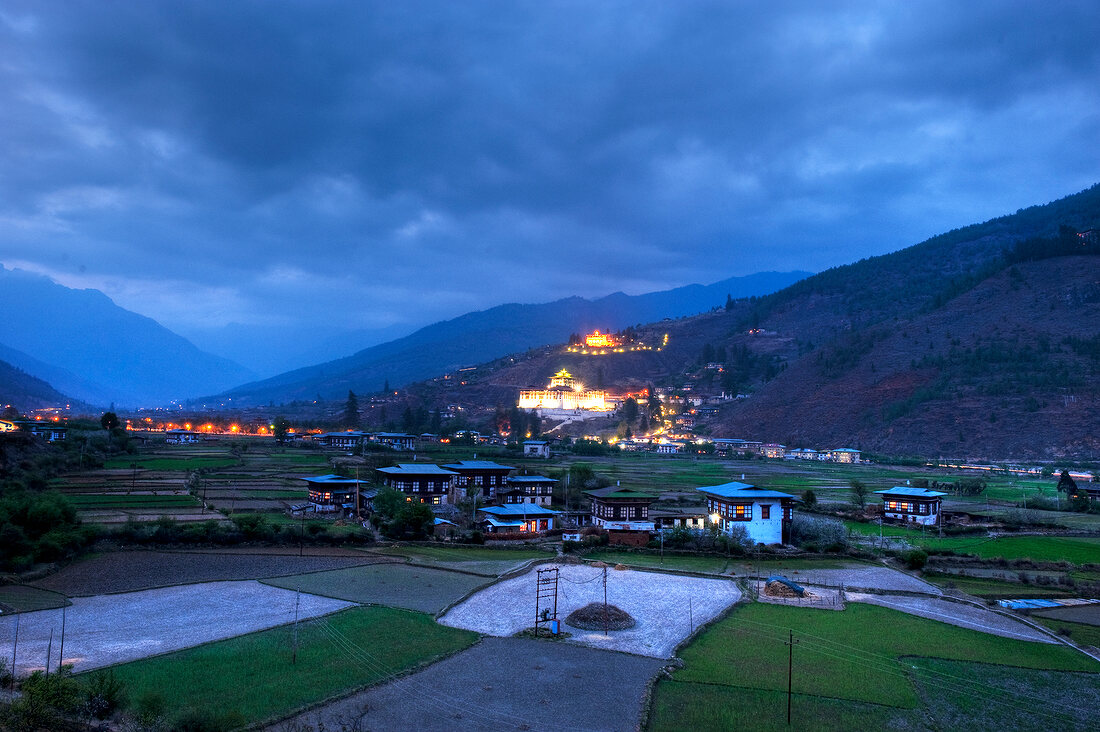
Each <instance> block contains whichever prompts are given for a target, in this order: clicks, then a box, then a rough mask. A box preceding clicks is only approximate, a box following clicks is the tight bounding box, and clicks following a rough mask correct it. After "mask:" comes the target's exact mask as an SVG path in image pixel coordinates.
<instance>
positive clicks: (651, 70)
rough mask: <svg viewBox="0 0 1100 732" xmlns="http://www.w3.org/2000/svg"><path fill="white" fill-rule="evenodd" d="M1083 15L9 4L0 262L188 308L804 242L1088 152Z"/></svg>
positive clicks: (578, 274) (562, 6)
mask: <svg viewBox="0 0 1100 732" xmlns="http://www.w3.org/2000/svg"><path fill="white" fill-rule="evenodd" d="M1098 15H1100V13H1098V11H1097V10H1096V9H1095V4H1094V3H1090V2H1080V3H1043V4H1039V3H1031V2H1027V3H1007V2H990V3H954V2H942V3H941V2H935V3H933V2H926V3H925V2H914V3H871V2H831V3H821V2H818V3H806V4H804V5H801V6H796V5H788V4H784V5H780V6H778V7H774V6H773V4H761V3H752V4H750V3H729V2H717V3H689V2H676V3H671V2H653V3H644V2H622V3H579V2H578V3H545V2H541V3H534V2H530V3H517V2H500V3H481V2H479V3H452V2H432V3H423V2H422V3H415V2H408V3H357V2H330V3H319V2H299V3H291V2H279V3H271V2H234V3H221V2H218V3H213V2H142V3H132V2H118V3H110V2H102V1H100V2H88V3H75V4H74V3H68V4H64V5H62V4H50V5H44V4H40V3H26V4H20V3H6V4H4V6H3V10H2V11H0V51H2V52H3V53H2V55H3V58H4V59H6V60H5V61H4V62H2V63H0V124H2V125H3V128H4V129H5V134H4V135H3V136H2V137H0V164H2V166H3V172H2V174H0V262H3V263H6V264H8V265H9V266H11V265H16V266H18V265H23V266H32V267H37V268H38V269H40V270H41V271H47V272H50V273H52V274H54V275H55V276H57V277H58V278H59V279H61V280H62V281H64V282H66V283H67V284H74V285H76V284H83V285H87V286H99V287H104V289H107V290H108V292H109V293H110V294H112V295H115V296H116V297H117V298H118V299H119V300H120V301H121V302H122V303H123V304H125V305H127V306H129V307H132V308H134V309H137V310H139V311H141V312H145V313H147V314H150V315H153V316H154V317H158V318H160V319H162V320H164V321H166V322H167V323H169V324H170V325H173V326H176V327H180V328H183V329H185V330H186V329H187V328H188V327H189V326H190V327H192V329H193V330H194V329H197V328H198V327H199V325H201V324H206V325H216V324H218V323H223V322H227V321H228V320H234V319H235V320H241V321H244V322H269V323H272V322H283V323H286V324H287V325H288V327H293V326H300V325H301V324H302V323H306V322H309V321H310V319H314V318H317V317H318V314H319V313H321V312H323V311H324V310H325V309H327V308H332V307H333V306H334V305H336V304H340V305H341V306H342V307H341V309H340V312H341V313H342V316H341V317H343V318H344V319H345V321H346V323H347V324H356V325H364V324H372V325H373V324H377V325H387V324H390V323H393V322H409V323H417V322H423V321H425V320H428V319H432V318H438V317H443V316H448V315H454V314H457V313H458V312H461V311H463V310H467V309H471V308H480V307H486V306H490V305H493V304H495V303H497V302H500V301H503V300H527V301H531V300H542V299H548V298H553V297H559V296H564V295H568V294H578V293H579V294H587V295H598V294H604V293H606V292H610V291H613V290H617V289H625V290H627V291H632V292H639V291H643V290H648V289H658V288H663V287H666V286H675V285H678V284H684V283H687V282H692V281H707V280H715V279H719V278H721V277H724V276H729V275H733V274H745V273H749V272H752V271H757V270H763V269H794V268H808V269H820V268H824V267H828V266H831V265H834V264H840V263H844V262H847V261H851V260H854V259H858V258H860V257H863V256H867V255H870V254H876V253H882V252H885V251H890V250H893V249H896V248H899V247H901V246H905V245H907V244H911V243H914V242H916V241H918V240H920V239H922V238H924V237H927V236H930V235H933V234H936V233H939V232H941V231H943V230H946V229H950V228H953V227H955V226H959V225H963V224H966V223H970V222H972V221H975V220H981V219H984V218H988V217H990V216H994V215H998V214H1001V213H1005V212H1008V211H1012V210H1015V209H1016V208H1018V207H1020V206H1025V205H1030V204H1033V203H1039V202H1044V201H1046V200H1050V199H1052V198H1055V197H1058V196H1061V195H1064V194H1067V193H1071V192H1074V191H1076V190H1078V189H1080V188H1083V187H1085V186H1087V185H1089V184H1091V183H1093V182H1095V181H1096V180H1097V178H1098V177H1100V176H1098V174H1097V170H1098V168H1100V152H1098V147H1097V146H1096V144H1095V140H1096V139H1097V138H1096V135H1097V132H1098V131H1100V130H1098V128H1100V112H1098V110H1100V103H1098V97H1100V85H1097V84H1096V80H1097V79H1098V78H1100V62H1098V54H1100V50H1098V44H1096V42H1095V39H1096V38H1097V37H1100V22H1098ZM523 273H527V274H523ZM535 275H537V276H535ZM425 291H427V292H425ZM279 298H290V299H292V301H293V303H294V306H293V308H277V309H272V308H271V303H272V302H274V301H276V300H277V299H279ZM196 302H203V303H206V307H203V308H198V307H196V306H195V304H196ZM195 332H197V330H195Z"/></svg>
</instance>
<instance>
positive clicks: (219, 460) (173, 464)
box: [103, 457, 239, 471]
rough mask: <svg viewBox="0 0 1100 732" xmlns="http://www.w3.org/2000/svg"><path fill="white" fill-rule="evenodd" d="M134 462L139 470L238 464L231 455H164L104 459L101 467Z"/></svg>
mask: <svg viewBox="0 0 1100 732" xmlns="http://www.w3.org/2000/svg"><path fill="white" fill-rule="evenodd" d="M132 464H136V465H137V466H138V468H139V469H141V470H161V471H170V470H181V471H182V470H197V469H199V468H210V469H217V468H229V467H233V466H235V465H238V464H239V463H238V461H237V459H236V458H232V457H189V458H165V457H124V458H113V459H111V460H108V461H106V462H105V463H104V464H103V467H104V468H106V469H108V470H117V469H119V468H129V467H130V466H131V465H132Z"/></svg>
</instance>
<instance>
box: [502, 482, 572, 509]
mask: <svg viewBox="0 0 1100 732" xmlns="http://www.w3.org/2000/svg"><path fill="white" fill-rule="evenodd" d="M557 482H558V481H556V480H554V479H553V478H547V477H546V476H544V475H513V476H512V477H510V478H508V485H507V486H506V487H505V489H504V490H503V491H500V492H499V493H498V494H497V498H498V499H500V502H501V503H505V504H507V503H525V502H526V503H534V504H536V505H539V506H549V505H550V504H551V503H552V502H553V500H554V485H555V484H557Z"/></svg>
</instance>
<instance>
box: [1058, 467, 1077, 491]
mask: <svg viewBox="0 0 1100 732" xmlns="http://www.w3.org/2000/svg"><path fill="white" fill-rule="evenodd" d="M1058 492H1059V493H1065V494H1066V495H1067V496H1073V495H1076V494H1077V482H1076V481H1075V480H1074V479H1073V476H1071V475H1070V474H1069V471H1068V470H1063V471H1062V474H1061V475H1060V476H1059V477H1058Z"/></svg>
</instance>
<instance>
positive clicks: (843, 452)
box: [829, 447, 859, 463]
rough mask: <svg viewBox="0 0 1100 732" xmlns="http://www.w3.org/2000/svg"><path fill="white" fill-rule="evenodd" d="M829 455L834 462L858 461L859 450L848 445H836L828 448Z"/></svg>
mask: <svg viewBox="0 0 1100 732" xmlns="http://www.w3.org/2000/svg"><path fill="white" fill-rule="evenodd" d="M829 457H830V459H831V460H832V461H833V462H834V463H858V462H859V450H853V449H852V448H850V447H838V448H836V449H834V450H829Z"/></svg>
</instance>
